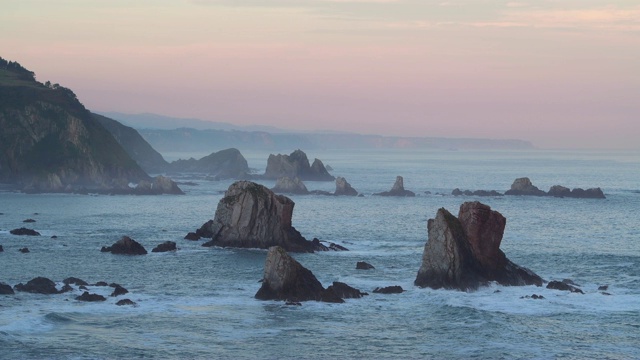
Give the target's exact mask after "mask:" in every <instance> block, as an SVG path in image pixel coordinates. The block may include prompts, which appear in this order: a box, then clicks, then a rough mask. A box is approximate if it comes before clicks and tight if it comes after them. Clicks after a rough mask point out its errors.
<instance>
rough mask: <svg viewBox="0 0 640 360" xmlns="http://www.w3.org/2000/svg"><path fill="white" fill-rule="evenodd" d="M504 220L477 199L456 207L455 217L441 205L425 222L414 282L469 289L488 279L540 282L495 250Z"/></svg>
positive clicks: (538, 278) (520, 282) (537, 277)
mask: <svg viewBox="0 0 640 360" xmlns="http://www.w3.org/2000/svg"><path fill="white" fill-rule="evenodd" d="M505 225H506V219H505V217H504V216H502V214H500V213H499V212H497V211H492V210H491V208H490V207H489V206H487V205H484V204H481V203H479V202H477V201H476V202H466V203H464V204H462V205H461V206H460V211H459V214H458V217H457V218H456V217H455V216H453V215H452V214H451V213H450V212H449V211H447V210H446V209H444V208H441V209H439V210H438V212H437V214H436V217H435V219H429V221H428V226H427V227H428V233H429V239H428V241H427V243H426V244H425V248H424V253H423V255H422V265H421V266H420V270H419V271H418V275H417V277H416V280H415V282H414V283H415V285H417V286H420V287H431V288H434V289H439V288H447V289H458V290H473V289H476V288H478V287H479V286H481V285H485V284H487V283H488V282H490V281H496V282H498V283H500V284H502V285H532V284H533V285H537V286H541V285H542V282H543V280H542V278H540V277H539V276H538V275H536V274H535V273H533V272H532V271H531V270H529V269H526V268H523V267H520V266H518V265H516V264H514V263H513V262H511V261H510V260H509V259H507V257H506V256H505V254H504V253H503V252H502V250H500V249H499V247H500V243H501V241H502V235H503V233H504V228H505Z"/></svg>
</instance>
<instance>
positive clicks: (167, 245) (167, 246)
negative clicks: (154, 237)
mask: <svg viewBox="0 0 640 360" xmlns="http://www.w3.org/2000/svg"><path fill="white" fill-rule="evenodd" d="M177 249H178V248H177V247H176V243H175V242H173V241H165V242H163V243H162V244H160V245H158V246H156V247H154V248H153V250H151V252H167V251H176V250H177Z"/></svg>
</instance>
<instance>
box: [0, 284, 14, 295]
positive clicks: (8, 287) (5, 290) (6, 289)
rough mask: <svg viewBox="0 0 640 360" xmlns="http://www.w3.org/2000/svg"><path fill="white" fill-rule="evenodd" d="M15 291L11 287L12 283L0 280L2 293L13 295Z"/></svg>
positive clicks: (0, 292)
mask: <svg viewBox="0 0 640 360" xmlns="http://www.w3.org/2000/svg"><path fill="white" fill-rule="evenodd" d="M13 294H15V292H14V291H13V289H12V288H11V285H8V284H5V283H3V282H0V295H13Z"/></svg>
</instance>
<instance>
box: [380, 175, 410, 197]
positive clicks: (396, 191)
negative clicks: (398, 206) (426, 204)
mask: <svg viewBox="0 0 640 360" xmlns="http://www.w3.org/2000/svg"><path fill="white" fill-rule="evenodd" d="M373 195H379V196H407V197H411V196H416V194H415V193H414V192H413V191H409V190H405V189H404V179H403V178H402V176H397V177H396V182H395V183H394V184H393V187H392V188H391V190H389V191H384V192H381V193H376V194H373Z"/></svg>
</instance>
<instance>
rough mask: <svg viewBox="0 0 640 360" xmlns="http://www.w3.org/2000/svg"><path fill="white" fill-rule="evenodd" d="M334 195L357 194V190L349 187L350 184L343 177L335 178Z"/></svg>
mask: <svg viewBox="0 0 640 360" xmlns="http://www.w3.org/2000/svg"><path fill="white" fill-rule="evenodd" d="M333 194H334V195H346V196H358V191H356V189H354V188H352V187H351V184H349V183H348V182H347V180H346V179H345V178H343V177H340V176H338V177H337V178H336V191H335V192H334V193H333Z"/></svg>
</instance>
